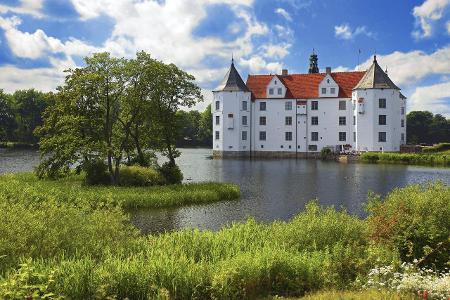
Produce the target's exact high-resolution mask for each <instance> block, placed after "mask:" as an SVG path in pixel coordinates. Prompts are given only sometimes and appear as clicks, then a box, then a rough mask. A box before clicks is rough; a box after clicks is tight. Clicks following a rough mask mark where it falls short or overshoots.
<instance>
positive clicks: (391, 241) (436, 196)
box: [367, 183, 450, 269]
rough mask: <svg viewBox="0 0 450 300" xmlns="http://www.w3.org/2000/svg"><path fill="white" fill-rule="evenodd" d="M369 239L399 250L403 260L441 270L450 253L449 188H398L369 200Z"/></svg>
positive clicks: (443, 186)
mask: <svg viewBox="0 0 450 300" xmlns="http://www.w3.org/2000/svg"><path fill="white" fill-rule="evenodd" d="M368 212H369V216H368V219H367V222H368V226H369V233H370V237H371V238H372V239H373V240H374V241H376V242H378V243H381V244H388V245H391V246H392V247H394V248H395V249H398V251H399V252H400V255H401V259H402V261H405V262H412V261H414V260H418V264H419V265H421V266H433V267H436V268H438V269H442V268H444V267H445V266H446V264H447V263H448V259H449V256H448V253H449V251H450V244H449V240H448V238H449V236H450V187H448V186H446V185H444V184H443V183H435V184H426V185H411V186H408V187H406V188H402V189H395V190H394V191H392V192H391V193H389V195H388V196H386V198H385V200H384V201H381V200H380V198H379V197H377V196H375V195H372V196H371V197H369V205H368Z"/></svg>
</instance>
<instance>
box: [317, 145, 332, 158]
mask: <svg viewBox="0 0 450 300" xmlns="http://www.w3.org/2000/svg"><path fill="white" fill-rule="evenodd" d="M332 155H333V151H332V150H331V149H330V148H322V150H320V158H321V159H323V160H325V159H330V157H332Z"/></svg>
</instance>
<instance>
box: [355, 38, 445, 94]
mask: <svg viewBox="0 0 450 300" xmlns="http://www.w3.org/2000/svg"><path fill="white" fill-rule="evenodd" d="M372 60H373V59H372V58H369V59H368V60H367V61H365V62H364V63H362V65H361V66H360V67H359V69H361V70H364V69H367V68H368V67H369V66H370V65H371V64H372ZM377 60H378V63H379V64H380V66H382V67H383V69H384V68H385V67H388V70H389V77H391V79H392V80H393V81H394V82H395V83H396V84H397V85H412V84H414V83H416V82H418V81H419V80H421V79H423V78H425V77H427V76H431V75H446V74H450V45H449V46H446V47H444V48H441V49H438V50H436V51H435V52H433V53H430V54H427V53H425V52H423V51H420V50H414V51H410V52H400V51H395V52H393V53H391V54H388V55H377Z"/></svg>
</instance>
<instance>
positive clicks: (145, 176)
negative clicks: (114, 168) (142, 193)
mask: <svg viewBox="0 0 450 300" xmlns="http://www.w3.org/2000/svg"><path fill="white" fill-rule="evenodd" d="M163 184H165V179H164V177H163V175H162V174H161V173H160V172H159V171H158V170H156V169H153V168H146V167H140V166H127V167H122V168H121V169H120V176H119V185H121V186H153V185H163Z"/></svg>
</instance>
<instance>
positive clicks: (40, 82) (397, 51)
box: [0, 0, 450, 117]
mask: <svg viewBox="0 0 450 300" xmlns="http://www.w3.org/2000/svg"><path fill="white" fill-rule="evenodd" d="M313 49H315V52H316V53H317V54H318V57H319V68H320V69H321V71H323V70H324V69H325V67H328V66H330V67H331V68H332V69H333V71H351V70H365V69H366V68H367V67H368V66H369V65H370V64H371V62H372V60H373V55H374V54H375V53H376V55H377V60H378V62H379V64H380V65H381V66H382V68H383V69H387V70H388V74H389V76H390V77H391V79H392V80H393V81H394V82H395V83H396V84H397V86H399V87H400V88H401V89H402V93H403V94H404V95H405V96H407V97H408V107H407V109H408V111H411V110H429V111H431V112H433V113H440V114H443V115H445V116H447V117H450V0H420V1H419V0H377V1H372V0H366V1H362V0H0V89H3V90H5V91H7V92H13V91H14V90H17V89H27V88H36V89H39V90H43V91H51V90H54V89H55V88H56V87H57V86H58V85H61V84H63V82H64V72H63V71H64V70H65V69H68V68H74V67H77V66H83V64H84V62H83V58H84V57H85V56H88V55H90V54H92V53H94V52H101V51H108V52H110V53H111V54H112V55H114V56H117V57H129V58H131V57H133V56H134V55H135V54H136V52H137V51H141V50H144V51H146V52H148V53H150V54H151V55H152V56H153V57H154V58H157V59H159V60H162V61H164V62H167V63H175V64H176V65H177V66H179V67H180V68H182V69H184V70H186V71H187V72H189V73H191V74H192V75H194V76H195V77H196V82H197V83H198V85H199V86H200V87H201V88H202V90H203V94H204V96H205V101H204V102H203V103H201V104H198V105H196V107H195V108H196V109H199V110H202V109H204V108H205V107H206V105H207V104H208V103H210V102H211V99H212V93H211V90H213V89H214V88H215V87H217V86H218V84H219V82H220V81H221V80H222V78H223V76H224V75H225V73H226V71H227V69H228V68H229V65H230V61H231V56H232V55H233V56H234V59H235V64H236V67H237V68H238V70H239V71H240V73H241V76H242V77H243V78H244V80H245V79H246V77H247V75H248V74H279V73H281V69H283V68H286V69H288V70H289V73H305V72H307V71H308V64H309V55H310V54H311V52H312V51H313Z"/></svg>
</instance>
